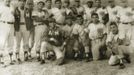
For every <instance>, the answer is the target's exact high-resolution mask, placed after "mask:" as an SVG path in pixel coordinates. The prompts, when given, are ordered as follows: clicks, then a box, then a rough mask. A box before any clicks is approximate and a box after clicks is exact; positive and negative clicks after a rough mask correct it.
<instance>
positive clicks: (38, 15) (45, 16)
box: [32, 10, 48, 25]
mask: <svg viewBox="0 0 134 75" xmlns="http://www.w3.org/2000/svg"><path fill="white" fill-rule="evenodd" d="M32 16H37V17H40V18H46V19H47V18H48V13H47V12H45V11H41V12H39V11H36V10H35V11H33V13H32ZM41 23H42V22H36V21H34V25H36V24H41Z"/></svg>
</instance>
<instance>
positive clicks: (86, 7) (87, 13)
mask: <svg viewBox="0 0 134 75" xmlns="http://www.w3.org/2000/svg"><path fill="white" fill-rule="evenodd" d="M83 7H84V10H85V11H84V20H85V22H88V21H89V22H91V14H92V13H93V11H94V8H93V1H92V0H88V1H87V2H86V4H85V5H84V6H83Z"/></svg>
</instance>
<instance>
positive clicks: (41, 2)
mask: <svg viewBox="0 0 134 75" xmlns="http://www.w3.org/2000/svg"><path fill="white" fill-rule="evenodd" d="M40 3H42V4H43V5H45V3H44V2H43V1H39V2H38V3H37V4H40Z"/></svg>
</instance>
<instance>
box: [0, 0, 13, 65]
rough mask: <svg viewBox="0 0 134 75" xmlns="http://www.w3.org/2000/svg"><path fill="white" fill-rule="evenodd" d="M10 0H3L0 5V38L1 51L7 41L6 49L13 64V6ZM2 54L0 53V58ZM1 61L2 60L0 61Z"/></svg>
mask: <svg viewBox="0 0 134 75" xmlns="http://www.w3.org/2000/svg"><path fill="white" fill-rule="evenodd" d="M10 3H11V0H4V4H3V5H2V6H1V7H0V10H1V11H0V23H1V24H0V38H1V41H0V43H1V45H0V48H1V51H4V48H5V47H4V46H5V44H6V43H7V47H6V48H7V49H6V50H7V51H8V53H9V56H10V64H13V59H12V56H13V45H14V8H13V7H12V6H11V4H10ZM2 57H3V54H1V55H0V58H2ZM1 62H3V61H1Z"/></svg>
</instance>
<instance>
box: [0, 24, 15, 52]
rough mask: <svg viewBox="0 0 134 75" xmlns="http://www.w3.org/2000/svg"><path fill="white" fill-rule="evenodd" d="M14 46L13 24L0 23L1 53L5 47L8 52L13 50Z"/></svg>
mask: <svg viewBox="0 0 134 75" xmlns="http://www.w3.org/2000/svg"><path fill="white" fill-rule="evenodd" d="M13 46H14V25H13V24H7V23H0V49H1V53H2V52H3V51H4V49H5V47H6V50H7V51H8V53H12V52H13Z"/></svg>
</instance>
